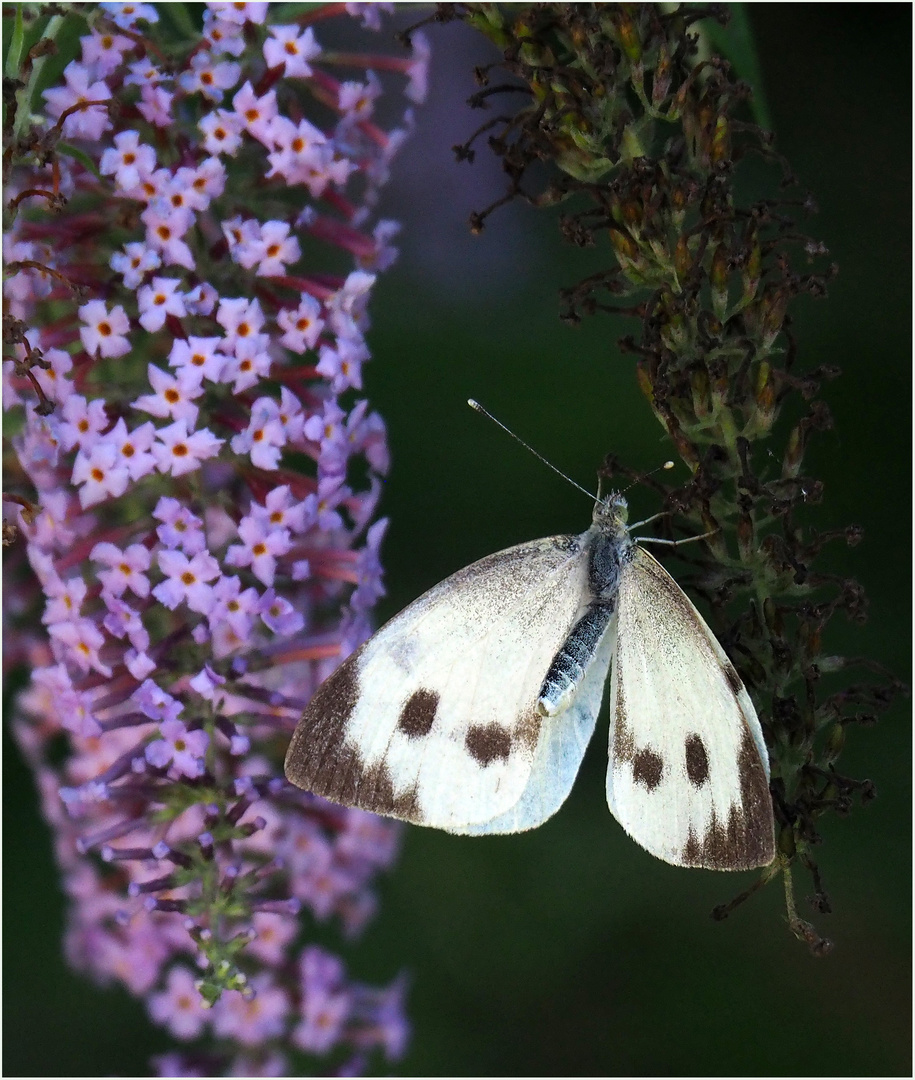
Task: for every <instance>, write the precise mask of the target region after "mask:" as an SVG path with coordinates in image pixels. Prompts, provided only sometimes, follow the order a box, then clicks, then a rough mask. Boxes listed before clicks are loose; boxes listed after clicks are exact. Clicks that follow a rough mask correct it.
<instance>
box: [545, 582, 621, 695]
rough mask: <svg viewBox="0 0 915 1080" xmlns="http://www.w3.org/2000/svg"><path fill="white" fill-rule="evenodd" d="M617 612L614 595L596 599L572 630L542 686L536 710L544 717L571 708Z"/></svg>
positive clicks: (555, 657) (554, 658) (554, 659)
mask: <svg viewBox="0 0 915 1080" xmlns="http://www.w3.org/2000/svg"><path fill="white" fill-rule="evenodd" d="M615 611H616V597H615V596H614V597H613V598H612V599H610V600H595V601H594V603H592V604H591V605H590V606H589V607H588V610H587V611H586V612H585V613H584V615H582V617H581V618H580V619H579V620H578V622H577V623H576V624H575V625H574V626H573V627H572V629H571V631H570V632H569V636H568V637H567V638H566V640H565V642H564V643H563V646H562V648H561V649H560V650H559V652H558V653H556V655H555V656H554V657H553V662H552V663H551V664H550V667H549V670H548V671H547V673H546V678H545V679H544V680H543V685H542V686H541V687H540V695H539V697H538V700H537V709H538V710H539V712H540V713H541V715H543V716H555V715H556V714H557V713H559V712H562V710H563V709H566V708H568V706H569V704H570V703H571V701H572V697H573V695H574V694H575V691H576V690H577V689H578V687H579V686H580V684H581V681H582V679H583V678H584V675H585V672H586V671H587V669H588V665H589V663H590V662H591V660H592V659H593V657H594V654H595V653H596V652H597V647H598V645H600V642H601V639H602V638H603V636H604V633H605V631H606V630H607V627H608V626H609V625H610V622H611V620H612V619H613V615H614V613H615Z"/></svg>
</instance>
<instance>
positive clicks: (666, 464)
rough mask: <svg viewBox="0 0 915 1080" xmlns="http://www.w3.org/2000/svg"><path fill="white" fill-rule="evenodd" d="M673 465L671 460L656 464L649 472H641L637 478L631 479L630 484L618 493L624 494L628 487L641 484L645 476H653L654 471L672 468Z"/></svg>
mask: <svg viewBox="0 0 915 1080" xmlns="http://www.w3.org/2000/svg"><path fill="white" fill-rule="evenodd" d="M673 467H674V463H673V462H672V461H665V462H664V464H663V465H658V466H656V467H655V468H654V469H652V470H651V471H650V472H647V473H642V474H641V475H640V476H639V477H638V478H637V479H635V480H633V481H632V483H631V484H629V485H628V486H627V487H624V488H623V490H622V491H621V492H620V494H621V495H625V494H626V492H627V491H628V490H629V489H630V488H634V487H635V485H636V484H641V483H642V481H643V480H644V479H645V478H646V477H648V476H654V474H655V473H656V472H660V471H661V470H662V469H672V468H673Z"/></svg>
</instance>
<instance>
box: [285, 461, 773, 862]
mask: <svg viewBox="0 0 915 1080" xmlns="http://www.w3.org/2000/svg"><path fill="white" fill-rule="evenodd" d="M525 445H526V444H525ZM538 456H539V455H538ZM626 520H627V505H626V500H625V499H624V498H623V497H622V495H615V494H614V495H609V496H607V497H605V498H603V499H599V500H598V502H597V504H596V506H595V509H594V519H593V524H592V525H591V528H589V529H588V530H587V531H586V532H584V533H582V534H581V535H580V536H554V537H549V538H548V539H544V540H535V541H533V542H531V543H527V544H520V545H518V546H517V547H512V548H508V549H507V550H506V551H500V552H498V553H497V554H495V555H490V556H488V557H487V558H485V559H481V560H480V561H479V562H476V563H473V564H472V565H471V566H468V567H466V568H465V569H463V570H459V571H458V572H457V573H456V574H454V575H452V576H451V577H450V578H448V579H447V580H445V581H443V582H441V583H440V584H439V585H436V586H435V588H433V589H430V590H429V592H427V593H425V594H424V595H423V596H421V597H420V598H419V599H418V600H415V601H414V602H413V603H412V604H410V605H409V607H407V608H405V609H404V610H403V611H402V612H401V613H400V614H399V615H397V616H395V617H394V618H393V619H392V620H391V621H390V622H389V623H387V624H386V625H385V626H383V627H382V628H381V629H380V630H379V631H378V632H377V633H376V634H375V635H374V636H373V637H372V638H370V639H369V640H368V641H367V642H366V643H365V644H364V645H362V647H361V648H359V649H358V650H357V651H356V652H355V653H353V654H352V655H351V656H350V657H349V658H348V659H347V660H345V661H344V662H343V663H342V664H341V665H340V667H339V668H337V670H336V671H335V672H334V673H333V674H332V675H331V676H330V677H329V678H328V679H326V680H325V682H324V683H322V684H321V686H320V687H319V688H318V690H317V692H316V693H315V695H314V697H313V698H312V700H311V702H310V703H309V705H308V707H307V708H306V710H305V713H304V715H303V716H302V719H301V720H300V721H299V724H298V727H297V728H296V730H295V734H294V735H293V738H292V743H291V744H290V747H289V751H288V753H287V755H286V776H287V777H288V778H289V780H290V781H291V782H292V783H294V784H296V785H298V786H299V787H302V788H305V789H307V790H309V791H313V792H316V793H317V794H319V795H323V796H325V797H327V798H328V799H332V800H334V801H335V802H339V803H343V804H345V805H347V806H359V807H362V808H363V809H364V810H371V811H374V812H375V813H379V814H387V815H390V816H392V817H398V818H403V819H405V820H406V821H411V822H413V823H414V824H417V825H430V826H433V827H436V828H440V829H446V830H447V831H448V832H452V833H465V834H473V835H481V834H484V833H511V832H520V831H521V830H523V829H530V828H533V827H534V826H536V825H540V824H541V823H542V822H544V821H546V819H547V818H548V817H550V816H551V815H552V814H554V813H555V812H556V811H557V810H558V809H559V807H560V806H561V805H562V803H563V801H564V800H565V798H566V796H567V795H568V794H569V791H570V790H571V787H572V783H573V781H574V780H575V775H576V773H577V772H578V768H579V765H580V764H581V761H582V758H583V756H584V753H585V748H586V747H587V745H588V741H589V740H590V738H591V734H592V732H593V730H594V724H595V720H596V718H597V714H598V712H599V710H600V705H601V699H602V697H603V691H604V685H605V683H606V680H607V672H608V668H610V666H611V664H612V676H611V679H610V763H609V768H608V770H607V802H608V803H609V806H610V810H611V812H612V813H613V815H614V817H616V819H617V821H619V823H620V824H621V825H622V826H623V828H624V829H625V830H626V832H628V833H629V835H630V836H631V837H632V838H633V839H634V840H635V841H636V842H637V843H639V844H641V845H642V846H643V847H644V848H646V849H647V850H648V851H650V852H651V853H652V854H653V855H656V856H657V857H658V858H660V859H663V860H664V861H665V862H669V863H674V864H676V865H679V866H703V867H708V868H711V869H716V870H741V869H746V868H748V867H754V866H764V865H767V864H768V863H770V862H771V861H772V859H773V858H774V857H775V848H774V837H773V815H772V803H771V799H770V795H769V786H768V780H769V765H768V755H767V752H766V745H765V742H764V740H763V735H762V730H761V728H760V725H759V720H758V719H757V716H756V712H755V710H754V708H753V703H752V702H751V700H750V697H749V695H748V694H747V691H746V690H745V688H744V685H743V683H742V682H741V679H740V676H739V675H738V674H737V672H736V671H735V669H734V666H733V665H732V664H731V662H730V660H728V658H727V656H726V654H725V652H724V650H723V649H722V648H721V646H720V645H719V644H718V642H717V641H716V639H715V636H714V635H713V634H712V632H711V630H710V629H709V628H708V626H707V625H706V623H705V621H704V620H703V619H702V616H701V615H700V614H699V612H698V611H697V610H696V609H695V607H694V606H693V605H692V603H691V602H690V601H689V599H688V597H687V596H686V594H685V593H684V592H683V590H682V589H681V588H680V587H679V586H678V585H677V583H676V582H675V581H674V580H673V578H671V577H670V575H669V574H668V573H667V571H666V570H664V568H663V567H662V566H661V565H660V563H658V562H657V561H656V560H655V559H654V558H653V557H652V556H651V555H649V554H648V552H647V551H645V550H644V549H643V548H641V547H639V546H638V545H637V544H636V543H635V542H634V541H633V540H632V539H631V538H630V536H629V530H628V528H627V526H626Z"/></svg>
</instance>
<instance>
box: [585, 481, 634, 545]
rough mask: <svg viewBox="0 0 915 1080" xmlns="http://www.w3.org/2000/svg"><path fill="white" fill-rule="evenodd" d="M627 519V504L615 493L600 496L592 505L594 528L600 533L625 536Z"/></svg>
mask: <svg viewBox="0 0 915 1080" xmlns="http://www.w3.org/2000/svg"><path fill="white" fill-rule="evenodd" d="M628 519H629V504H628V503H627V502H626V500H625V498H624V497H623V496H622V495H620V494H619V493H618V492H616V491H611V492H610V493H609V494H607V495H603V496H601V498H599V499H598V500H597V502H596V503H595V504H594V518H593V521H594V527H595V528H596V529H598V530H600V532H603V533H610V534H611V535H613V536H623V535H625V534H626V532H627V529H626V522H627V520H628Z"/></svg>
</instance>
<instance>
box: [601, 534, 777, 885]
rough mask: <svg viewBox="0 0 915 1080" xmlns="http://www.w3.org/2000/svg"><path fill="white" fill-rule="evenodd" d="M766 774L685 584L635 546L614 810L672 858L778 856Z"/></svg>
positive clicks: (619, 666)
mask: <svg viewBox="0 0 915 1080" xmlns="http://www.w3.org/2000/svg"><path fill="white" fill-rule="evenodd" d="M768 779H769V768H768V756H767V753H766V746H765V742H764V740H763V735H762V730H761V728H760V725H759V720H758V719H757V716H756V712H755V710H754V708H753V704H752V702H751V701H750V697H749V695H748V694H747V692H746V689H745V688H744V686H743V683H742V682H741V680H740V677H739V676H738V674H737V672H736V671H735V669H734V667H733V665H732V664H731V662H730V661H729V660H728V658H727V655H726V654H725V652H724V650H723V649H722V648H721V646H720V645H719V644H718V642H717V640H716V639H715V637H714V635H713V634H712V632H711V630H710V629H709V628H708V626H707V625H706V623H705V621H704V620H703V619H702V616H701V615H700V614H699V612H698V611H697V610H696V608H695V607H694V606H693V604H692V603H691V602H690V600H689V598H688V597H687V596H686V594H685V593H684V592H683V590H682V589H681V588H680V587H679V585H677V583H676V582H675V581H674V580H673V578H671V577H670V575H669V574H668V573H667V571H666V570H665V569H664V568H663V567H662V566H661V565H660V563H658V562H657V561H656V560H655V559H654V558H653V557H652V556H651V555H650V554H649V553H648V552H647V551H645V550H644V549H642V548H640V547H638V546H633V548H632V549H631V557H630V558H629V559H628V560H627V562H626V564H625V566H624V568H623V571H622V573H621V576H620V588H619V599H618V634H617V646H616V653H615V657H614V662H613V673H612V677H611V683H610V765H609V769H608V772H607V802H608V803H609V805H610V809H611V811H612V812H613V814H614V816H615V817H616V819H617V820H618V821H619V822H620V824H621V825H622V826H623V828H624V829H625V830H626V832H628V833H629V834H630V836H632V838H633V839H634V840H636V841H637V842H638V843H639V844H641V845H642V846H643V847H645V848H646V849H647V850H648V851H650V852H651V853H652V854H653V855H655V856H657V857H658V858H660V859H663V860H664V861H666V862H669V863H674V864H676V865H680V866H702V867H708V868H710V869H716V870H739V869H746V868H749V867H754V866H764V865H767V864H768V863H769V862H771V861H772V859H773V858H774V856H775V851H774V838H773V822H772V806H771V800H770V796H769V788H768Z"/></svg>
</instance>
